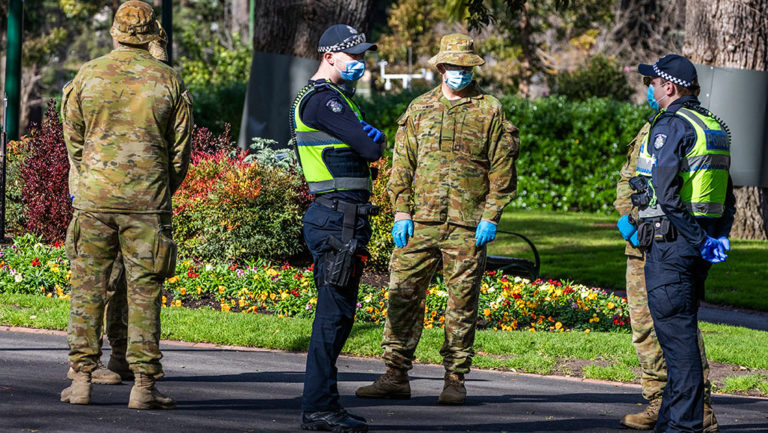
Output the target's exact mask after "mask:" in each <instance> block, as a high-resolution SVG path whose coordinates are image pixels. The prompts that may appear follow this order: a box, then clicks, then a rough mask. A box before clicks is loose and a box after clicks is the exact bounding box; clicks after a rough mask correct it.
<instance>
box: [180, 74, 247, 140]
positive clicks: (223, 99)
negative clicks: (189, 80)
mask: <svg viewBox="0 0 768 433" xmlns="http://www.w3.org/2000/svg"><path fill="white" fill-rule="evenodd" d="M247 88H248V84H247V82H244V81H231V82H225V83H220V84H210V83H209V84H206V85H202V84H194V85H192V84H190V85H189V91H190V93H192V101H193V103H192V116H193V118H194V120H195V124H197V125H201V126H203V127H205V128H207V129H209V130H210V131H211V132H213V133H214V134H221V133H223V132H224V131H225V129H227V125H230V128H231V130H232V132H231V136H233V137H238V136H239V134H240V118H241V117H242V116H243V106H244V105H245V91H246V89H247Z"/></svg>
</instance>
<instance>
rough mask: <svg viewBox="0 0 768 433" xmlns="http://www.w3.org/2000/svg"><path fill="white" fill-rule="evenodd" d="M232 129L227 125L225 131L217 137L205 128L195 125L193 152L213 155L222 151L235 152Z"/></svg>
mask: <svg viewBox="0 0 768 433" xmlns="http://www.w3.org/2000/svg"><path fill="white" fill-rule="evenodd" d="M231 129H232V128H231V126H230V125H229V123H227V124H225V125H224V130H223V131H222V132H221V133H220V134H218V135H216V134H214V133H213V131H211V130H210V129H208V128H206V127H204V126H197V125H195V127H194V129H193V131H192V152H193V153H196V152H200V153H207V154H209V155H213V154H215V153H218V152H219V151H221V150H233V147H232V136H231V135H230V133H231Z"/></svg>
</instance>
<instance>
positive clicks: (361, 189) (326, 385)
mask: <svg viewBox="0 0 768 433" xmlns="http://www.w3.org/2000/svg"><path fill="white" fill-rule="evenodd" d="M375 49H376V45H374V44H371V43H369V42H367V41H366V38H365V35H364V34H362V33H359V32H358V31H357V30H355V29H354V28H352V27H350V26H347V25H343V24H337V25H334V26H331V27H330V28H328V29H327V30H326V31H325V32H324V33H323V35H322V36H321V37H320V42H319V44H318V51H319V52H320V53H321V54H322V59H321V63H320V66H319V67H318V70H317V72H316V73H315V74H314V75H313V76H312V79H311V80H310V81H309V83H308V84H307V85H306V86H305V87H304V88H303V89H302V90H301V91H300V92H299V95H298V96H297V97H296V100H295V102H294V104H293V107H292V108H291V118H292V125H291V126H292V128H293V131H294V134H293V137H294V140H295V144H296V148H297V151H298V154H299V161H300V163H301V167H302V171H303V174H304V177H305V179H306V181H307V184H308V186H309V191H310V193H311V194H313V195H314V196H315V199H314V201H313V203H312V204H311V205H310V206H309V209H307V212H306V214H305V215H304V218H303V219H302V221H303V223H304V240H305V241H306V243H307V246H308V247H309V250H310V251H311V252H312V257H313V260H314V270H315V271H314V277H315V283H316V286H317V291H318V295H317V306H316V310H315V320H314V322H313V325H312V337H311V339H310V343H309V352H308V354H307V367H306V373H305V375H304V393H303V396H302V401H301V409H302V412H303V414H302V428H303V429H306V430H327V431H335V432H365V431H368V425H367V424H366V422H365V418H363V417H359V416H356V415H352V414H350V413H349V412H347V411H346V410H345V409H344V408H342V407H341V405H340V404H339V391H338V388H337V369H336V360H337V358H338V356H339V353H340V352H341V348H342V347H343V346H344V343H345V342H346V340H347V337H348V336H349V333H350V331H351V330H352V324H353V321H354V317H355V312H356V305H357V293H358V286H359V283H360V277H361V274H362V267H363V263H364V261H365V259H366V258H367V256H368V252H367V250H366V245H367V244H368V241H369V240H370V238H371V228H370V225H369V223H368V215H370V214H374V213H375V212H376V211H377V208H375V207H374V206H372V205H371V204H369V203H368V199H369V198H370V195H371V187H372V179H371V170H370V168H369V163H370V162H374V161H376V160H378V159H379V158H380V157H381V154H382V151H383V148H384V146H385V144H386V137H385V136H384V134H382V133H381V132H380V131H379V130H378V129H376V128H374V127H373V126H371V125H369V124H367V123H366V122H364V121H363V114H362V112H361V111H360V108H359V107H358V106H357V104H356V103H355V102H354V101H353V100H352V95H351V92H349V91H347V90H346V88H347V86H348V84H350V83H352V82H354V81H356V80H358V79H360V77H362V75H363V73H364V72H365V63H364V62H363V56H364V54H365V52H366V51H368V50H375Z"/></svg>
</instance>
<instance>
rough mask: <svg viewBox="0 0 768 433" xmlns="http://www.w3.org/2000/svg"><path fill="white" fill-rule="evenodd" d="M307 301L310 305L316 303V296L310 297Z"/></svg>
mask: <svg viewBox="0 0 768 433" xmlns="http://www.w3.org/2000/svg"><path fill="white" fill-rule="evenodd" d="M309 303H310V304H312V305H317V298H312V299H310V300H309Z"/></svg>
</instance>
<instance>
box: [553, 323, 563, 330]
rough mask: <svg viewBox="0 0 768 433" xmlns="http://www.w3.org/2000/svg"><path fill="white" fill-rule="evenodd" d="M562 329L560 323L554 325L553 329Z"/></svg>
mask: <svg viewBox="0 0 768 433" xmlns="http://www.w3.org/2000/svg"><path fill="white" fill-rule="evenodd" d="M562 327H563V324H562V323H560V322H557V323H555V329H560V328H562Z"/></svg>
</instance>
